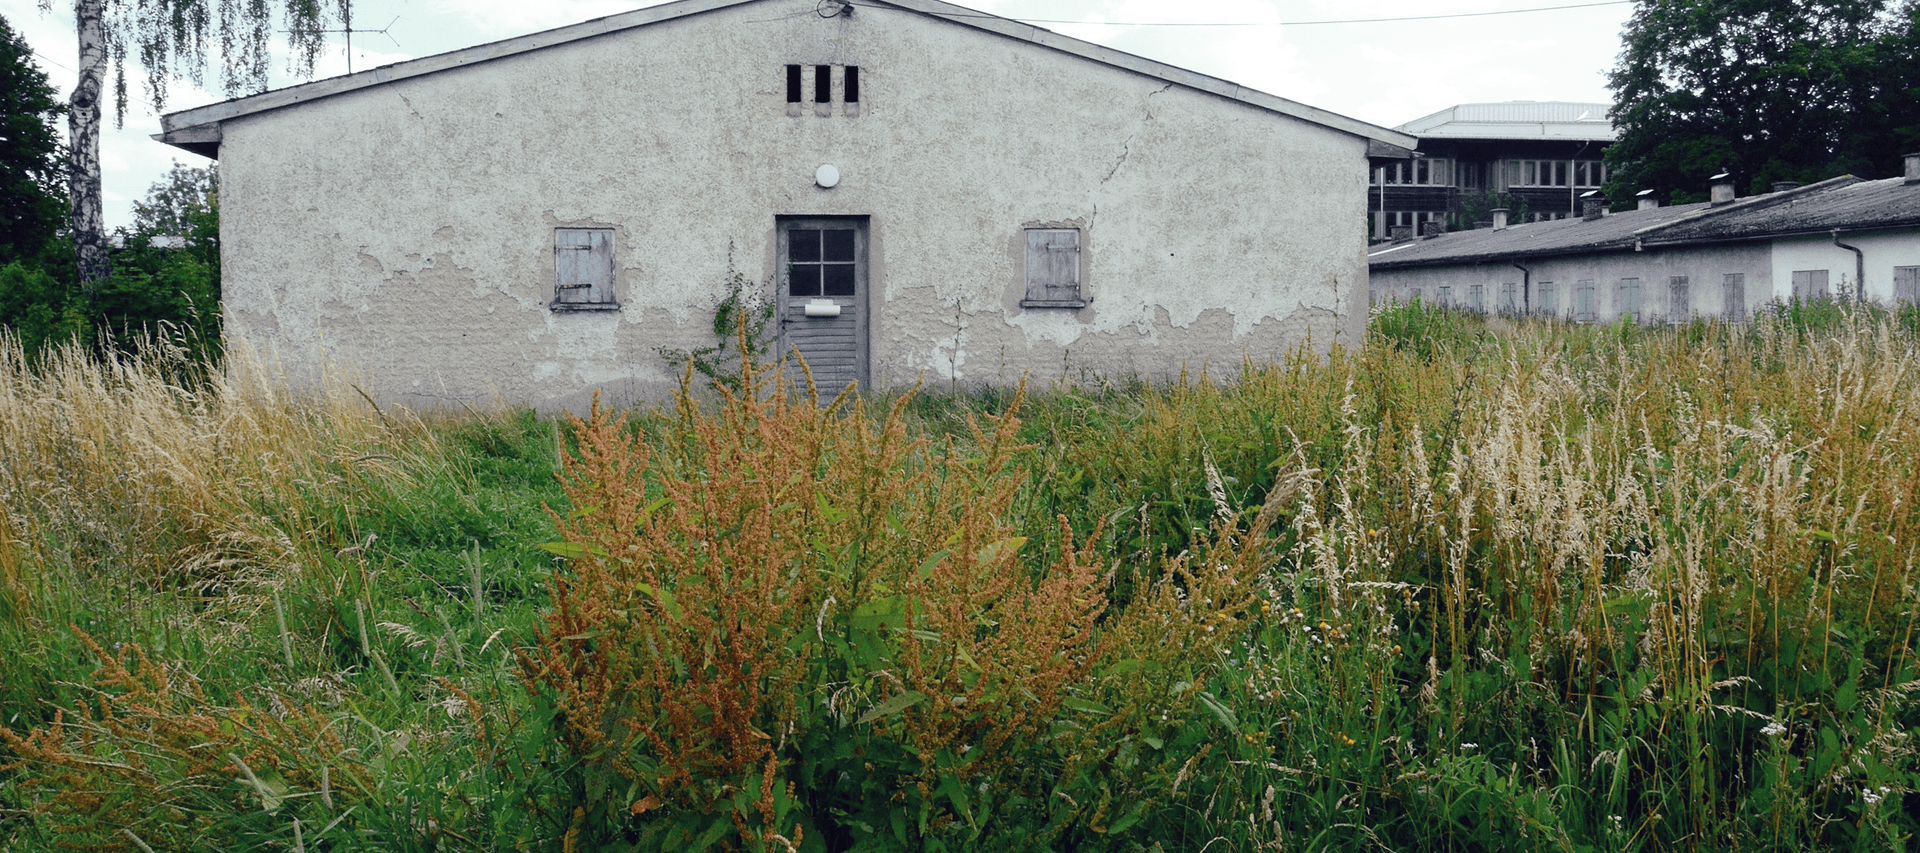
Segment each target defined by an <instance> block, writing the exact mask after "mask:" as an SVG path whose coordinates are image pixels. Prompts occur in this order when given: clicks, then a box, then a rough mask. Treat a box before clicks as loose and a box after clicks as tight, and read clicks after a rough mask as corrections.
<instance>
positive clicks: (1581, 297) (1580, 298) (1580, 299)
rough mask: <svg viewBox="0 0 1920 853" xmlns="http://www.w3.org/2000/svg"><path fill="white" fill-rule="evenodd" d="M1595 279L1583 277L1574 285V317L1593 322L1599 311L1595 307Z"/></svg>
mask: <svg viewBox="0 0 1920 853" xmlns="http://www.w3.org/2000/svg"><path fill="white" fill-rule="evenodd" d="M1593 302H1594V299H1593V279H1590V278H1589V279H1581V280H1580V281H1577V282H1575V283H1574V285H1573V319H1575V320H1578V321H1580V322H1583V323H1591V322H1593V321H1594V319H1595V318H1596V317H1598V312H1597V311H1596V310H1595V308H1594V304H1593Z"/></svg>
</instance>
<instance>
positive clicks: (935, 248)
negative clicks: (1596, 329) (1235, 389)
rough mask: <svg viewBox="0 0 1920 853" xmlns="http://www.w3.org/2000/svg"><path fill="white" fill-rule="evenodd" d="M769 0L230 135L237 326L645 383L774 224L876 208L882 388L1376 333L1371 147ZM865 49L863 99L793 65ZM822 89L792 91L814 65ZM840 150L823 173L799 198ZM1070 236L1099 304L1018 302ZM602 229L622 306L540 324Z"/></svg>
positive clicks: (459, 366) (227, 230)
mask: <svg viewBox="0 0 1920 853" xmlns="http://www.w3.org/2000/svg"><path fill="white" fill-rule="evenodd" d="M815 7H816V3H815V2H814V0H767V2H764V3H755V4H747V5H742V6H735V7H730V8H727V9H723V10H719V11H714V12H709V13H703V14H699V15H694V16H690V17H686V18H680V19H675V20H670V21H665V22H661V23H657V24H652V25H649V26H646V27H643V28H639V29H635V30H627V31H624V32H617V33H612V34H609V35H605V36H600V37H595V38H592V39H588V40H585V41H580V42H573V43H568V44H563V45H559V46H556V47H554V48H551V49H545V50H540V51H536V52H532V53H526V54H520V55H516V56H511V57H507V58H503V59H498V60H494V61H489V62H484V63H479V64H476V65H473V66H468V67H463V68H457V69H453V70H449V71H446V72H443V73H439V74H435V75H431V76H425V77H418V78H413V79H407V80H400V81H397V82H391V83H388V84H385V85H381V86H375V87H372V88H369V89H364V90H360V91H353V92H348V93H345V94H340V95H337V96H335V97H331V98H327V99H323V100H318V101H315V102H311V103H306V104H301V105H298V106H294V107H289V108H285V109H280V110H276V111H272V112H267V113H263V114H257V115H252V116H245V117H241V118H236V119H233V120H230V121H228V122H226V123H225V126H224V139H223V142H222V145H221V179H222V193H221V204H222V229H223V230H222V236H223V240H224V251H225V263H226V273H225V282H226V299H225V310H226V318H227V324H228V329H229V332H230V333H231V334H233V335H234V336H236V337H238V338H243V339H244V340H246V341H247V342H249V343H250V344H251V345H253V346H254V347H255V348H256V349H257V350H259V351H260V352H262V353H263V354H264V355H266V356H268V357H270V358H276V359H278V360H280V361H281V363H282V364H284V365H287V366H288V367H290V368H291V369H293V371H294V372H295V373H296V375H303V374H302V372H303V371H310V370H311V369H312V367H313V366H315V365H317V364H318V363H319V362H320V360H321V359H323V358H325V359H331V360H334V361H338V362H341V363H344V364H347V365H350V366H352V367H354V368H356V369H357V370H359V371H360V372H362V373H363V374H364V375H366V376H367V377H368V378H369V380H370V381H371V383H372V385H373V386H374V388H375V389H376V393H378V394H379V395H381V396H382V397H385V398H387V399H392V400H399V401H404V402H410V403H415V404H435V403H449V402H452V401H456V400H458V401H472V400H485V399H489V398H491V397H493V396H494V395H496V394H498V395H502V396H504V397H505V398H507V399H510V400H513V401H520V402H527V403H532V404H535V405H537V406H540V407H543V408H559V407H566V408H572V409H576V410H578V409H581V408H584V406H585V403H586V400H587V398H588V396H589V395H590V394H591V393H592V392H593V391H594V390H601V391H603V392H605V393H606V394H607V395H608V396H610V397H611V398H613V399H616V400H630V399H640V398H659V397H662V396H665V395H666V394H668V393H670V391H671V390H672V388H673V387H674V385H675V379H676V377H675V376H674V375H672V374H671V373H670V372H669V371H668V369H667V367H666V365H665V363H664V362H663V361H662V360H661V358H660V357H659V356H658V355H657V353H656V349H657V348H660V347H673V348H686V347H693V346H700V345H704V344H709V343H711V342H712V340H713V339H712V335H711V333H710V331H709V322H710V317H711V308H712V306H713V304H714V302H715V301H716V300H717V299H718V298H719V297H720V295H721V294H722V292H723V288H724V284H725V280H726V277H727V273H728V263H729V260H728V259H729V256H731V259H732V264H733V266H734V268H736V269H738V270H740V271H741V272H744V273H745V274H747V275H748V276H750V277H751V278H753V279H755V280H758V281H770V280H771V278H772V276H773V273H774V271H775V269H776V260H775V217H776V216H780V215H830V214H831V215H864V216H868V217H870V228H871V241H872V243H871V246H872V251H871V269H870V280H871V282H872V284H873V289H872V293H873V302H872V304H871V306H870V308H871V315H870V316H871V335H872V337H871V375H872V377H873V380H874V382H875V384H877V385H884V386H899V385H905V384H910V383H912V382H914V381H915V380H916V379H917V378H919V377H921V376H923V375H924V376H925V377H927V378H928V379H930V380H933V381H935V382H939V383H942V384H944V383H945V382H947V381H949V380H952V381H955V382H962V383H976V382H992V383H1012V382H1015V381H1018V379H1019V378H1020V377H1021V375H1023V374H1031V375H1033V376H1035V377H1036V378H1039V379H1042V380H1045V379H1051V378H1054V377H1058V376H1061V375H1063V374H1064V375H1065V376H1067V377H1068V378H1071V379H1076V380H1079V379H1084V378H1090V377H1091V376H1092V375H1104V376H1127V375H1147V376H1166V375H1171V374H1174V373H1176V372H1178V371H1179V370H1181V369H1182V368H1188V369H1195V370H1197V369H1199V368H1200V367H1202V366H1203V365H1210V366H1212V367H1213V368H1215V369H1216V370H1220V371H1230V370H1233V369H1236V368H1237V367H1238V366H1239V365H1240V363H1241V359H1242V358H1243V357H1249V358H1253V359H1255V360H1260V361H1264V360H1267V359H1274V358H1278V357H1280V356H1281V355H1282V354H1283V353H1284V352H1285V350H1286V349H1287V348H1289V347H1292V346H1294V345H1296V344H1298V343H1300V342H1302V341H1304V340H1306V339H1307V338H1308V336H1309V335H1311V337H1312V340H1313V341H1314V342H1315V343H1316V344H1318V345H1320V346H1323V347H1324V346H1325V345H1327V344H1328V343H1330V342H1333V341H1357V340H1358V339H1359V336H1360V334H1361V332H1362V330H1363V326H1364V322H1365V313H1364V310H1363V309H1364V304H1363V303H1364V299H1365V294H1366V293H1367V291H1366V265H1365V261H1364V213H1365V199H1366V198H1367V195H1366V191H1365V190H1366V186H1365V184H1366V169H1367V164H1366V160H1365V150H1366V143H1365V141H1364V140H1363V139H1361V138H1359V137H1356V136H1352V135H1349V134H1346V133H1343V132H1336V131H1332V130H1329V129H1326V128H1324V127H1322V126H1319V125H1314V124H1309V123H1306V122H1303V121H1300V120H1296V119H1291V118H1287V117H1283V116H1279V115H1276V114H1274V113H1272V112H1268V111H1265V110H1261V109H1258V108H1255V107H1252V106H1249V105H1246V104H1243V103H1240V102H1237V101H1233V100H1229V99H1226V98H1222V97H1219V96H1216V95H1212V94H1207V93H1203V92H1199V91H1196V90H1192V89H1187V88H1183V87H1181V86H1179V85H1169V84H1167V83H1166V82H1165V81H1162V80H1158V79H1154V78H1149V77H1146V76H1143V75H1138V74H1134V73H1131V72H1127V71H1122V70H1119V69H1116V68H1113V67H1110V66H1105V65H1100V64H1096V63H1092V62H1089V61H1087V60H1085V59H1082V58H1079V57H1075V56H1071V55H1069V54H1066V53H1063V52H1058V51H1054V50H1051V49H1048V48H1044V47H1040V46H1037V45H1034V44H1032V43H1029V42H1025V41H1018V40H1014V39H1009V38H1005V37H1001V36H997V35H993V34H990V33H984V32H981V31H978V30H974V29H970V28H966V27H962V26H958V25H954V24H951V23H947V22H944V21H940V20H936V19H933V18H930V17H927V16H923V15H919V14H914V13H909V12H904V11H899V10H892V9H886V8H876V7H867V6H860V7H856V8H855V11H854V13H853V14H852V15H851V16H850V17H849V16H842V17H838V18H833V19H822V18H820V17H819V16H818V15H817V14H815ZM788 63H800V64H805V65H812V64H815V63H831V64H840V65H858V66H859V67H860V68H861V72H862V90H863V92H862V101H863V103H862V111H861V115H859V116H858V117H848V116H844V115H834V116H831V117H827V118H822V117H818V116H815V115H813V114H812V113H811V112H810V111H808V112H806V113H805V114H803V115H800V116H797V117H792V116H789V115H788V114H787V113H788V110H787V105H786V102H785V77H784V74H783V66H784V65H785V64H788ZM809 82H810V81H809ZM823 163H832V164H834V165H836V166H838V167H839V170H840V173H841V175H842V178H841V181H840V183H839V185H838V186H836V187H834V188H833V189H821V188H819V187H817V186H815V185H814V182H813V176H814V171H815V168H816V167H818V166H819V165H821V164H823ZM1066 221H1073V222H1079V223H1083V229H1084V243H1085V245H1086V246H1087V250H1086V254H1085V255H1084V266H1085V270H1086V273H1085V281H1086V287H1087V289H1088V291H1089V292H1090V293H1091V295H1092V299H1093V304H1092V305H1091V306H1090V307H1087V308H1084V309H1079V310H1068V309H1023V308H1021V307H1020V306H1019V304H1018V303H1019V300H1020V298H1021V297H1022V295H1023V294H1024V283H1025V273H1024V263H1025V260H1024V254H1023V251H1024V250H1023V247H1024V239H1023V231H1022V226H1023V224H1025V223H1030V222H1066ZM560 226H596V227H610V228H613V229H614V230H615V250H614V251H615V254H616V264H617V267H618V281H617V284H616V286H617V288H618V290H619V293H620V301H621V303H622V304H623V309H622V310H621V311H618V312H611V313H604V312H603V313H554V312H551V311H549V310H548V309H547V307H546V306H547V303H548V302H549V301H551V299H552V286H553V275H554V272H553V253H552V243H553V229H554V228H556V227H560Z"/></svg>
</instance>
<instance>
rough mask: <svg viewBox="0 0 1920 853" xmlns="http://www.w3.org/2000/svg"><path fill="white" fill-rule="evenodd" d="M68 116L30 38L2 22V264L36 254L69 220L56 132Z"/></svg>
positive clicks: (0, 235)
mask: <svg viewBox="0 0 1920 853" xmlns="http://www.w3.org/2000/svg"><path fill="white" fill-rule="evenodd" d="M65 113H66V107H65V106H64V105H62V104H61V103H60V97H59V95H58V94H57V93H56V92H55V91H54V89H53V85H52V84H50V83H48V82H47V75H46V72H44V71H41V70H40V69H39V67H38V66H36V65H34V64H33V49H32V48H31V47H29V46H28V45H27V40H26V38H25V37H23V36H21V35H20V34H19V33H16V32H14V30H13V28H12V27H11V26H9V25H8V24H7V20H6V18H0V265H4V264H6V263H7V262H8V261H14V260H19V259H22V258H25V257H28V256H33V255H37V254H38V253H39V252H40V251H42V250H43V249H45V248H46V246H47V244H48V243H49V242H51V241H52V240H53V237H54V235H55V234H57V233H59V231H60V225H61V224H62V223H63V222H64V221H65V220H66V217H67V204H66V198H65V195H64V193H63V192H62V190H61V187H62V185H63V184H64V183H65V181H66V167H65V166H64V165H63V163H62V160H61V155H62V153H63V151H62V147H61V144H60V135H59V133H58V132H57V131H56V130H55V129H54V122H56V121H58V120H59V118H60V116H62V115H64V114H65Z"/></svg>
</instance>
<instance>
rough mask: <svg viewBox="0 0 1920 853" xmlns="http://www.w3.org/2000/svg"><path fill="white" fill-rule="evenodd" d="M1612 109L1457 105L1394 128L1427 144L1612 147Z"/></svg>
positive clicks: (1566, 104) (1575, 104)
mask: <svg viewBox="0 0 1920 853" xmlns="http://www.w3.org/2000/svg"><path fill="white" fill-rule="evenodd" d="M1611 108H1612V105H1611V104H1603V103H1591V102H1584V101H1505V102H1501V103H1487V104H1455V105H1454V106H1451V107H1448V108H1446V109H1444V110H1441V111H1439V112H1437V113H1434V114H1432V115H1428V116H1422V117H1420V118H1417V119H1414V120H1413V121H1410V122H1407V123H1406V124H1403V125H1400V126H1399V127H1396V128H1394V130H1398V131H1400V132H1402V133H1411V134H1413V135H1415V136H1418V137H1421V138H1426V139H1578V140H1589V141H1595V142H1611V141H1613V140H1614V139H1616V138H1618V137H1619V134H1618V133H1617V132H1615V130H1614V128H1613V124H1612V123H1611V122H1609V121H1607V110H1609V109H1611Z"/></svg>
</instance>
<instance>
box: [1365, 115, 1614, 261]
mask: <svg viewBox="0 0 1920 853" xmlns="http://www.w3.org/2000/svg"><path fill="white" fill-rule="evenodd" d="M1608 109H1609V105H1607V104H1599V103H1573V102H1564V101H1509V102H1505V103H1492V104H1459V105H1456V106H1452V107H1448V108H1446V109H1444V110H1441V111H1439V112H1437V113H1434V114H1432V115H1429V116H1425V117H1423V118H1419V119H1415V120H1413V121H1410V122H1407V123H1406V124H1403V125H1400V126H1399V127H1396V128H1394V129H1395V130H1398V131H1401V132H1403V133H1407V134H1410V135H1412V136H1414V137H1417V138H1418V139H1419V140H1420V142H1419V144H1418V146H1417V147H1416V150H1417V151H1418V156H1417V157H1415V158H1413V159H1411V160H1392V159H1380V160H1376V161H1375V163H1374V169H1373V174H1372V176H1371V179H1370V184H1369V187H1368V196H1367V213H1368V221H1369V230H1370V233H1371V234H1372V237H1373V239H1375V240H1385V239H1389V238H1390V237H1391V236H1392V234H1393V229H1394V228H1395V227H1401V228H1405V229H1407V232H1408V233H1410V234H1421V233H1425V231H1426V229H1428V228H1429V227H1430V226H1429V225H1428V223H1439V225H1440V227H1441V228H1442V229H1444V230H1453V231H1459V230H1466V229H1468V228H1472V227H1474V225H1475V223H1476V222H1477V221H1482V220H1480V219H1479V217H1480V216H1481V215H1483V213H1484V211H1485V210H1486V209H1487V208H1489V207H1493V206H1496V205H1494V204H1489V203H1487V200H1488V199H1489V198H1490V197H1492V196H1496V195H1499V194H1505V195H1506V196H1507V197H1508V199H1507V201H1508V204H1509V206H1510V210H1511V212H1512V213H1513V219H1514V221H1516V222H1521V221H1524V222H1535V221H1541V220H1555V219H1566V218H1568V217H1572V216H1578V215H1579V214H1578V211H1579V209H1580V204H1579V201H1578V199H1579V196H1580V194H1581V193H1584V192H1587V191H1588V190H1593V189H1598V188H1599V187H1600V185H1601V184H1603V183H1605V182H1606V179H1607V169H1606V164H1605V163H1604V162H1602V160H1601V152H1602V151H1604V150H1606V147H1607V145H1609V144H1611V143H1612V142H1613V140H1614V139H1615V138H1616V134H1615V132H1614V130H1613V125H1612V124H1611V123H1610V122H1608V121H1607V110H1608ZM1514 201H1517V202H1518V206H1517V207H1514V206H1513V202H1514Z"/></svg>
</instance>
